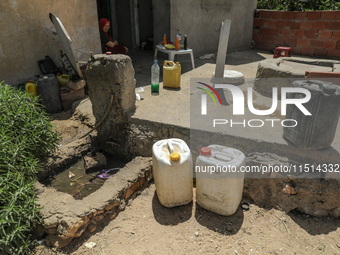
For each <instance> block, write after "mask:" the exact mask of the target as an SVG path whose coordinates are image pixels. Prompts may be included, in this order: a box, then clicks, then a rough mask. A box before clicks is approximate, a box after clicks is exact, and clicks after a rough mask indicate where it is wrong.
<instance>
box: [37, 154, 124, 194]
mask: <svg viewBox="0 0 340 255" xmlns="http://www.w3.org/2000/svg"><path fill="white" fill-rule="evenodd" d="M106 160H107V167H105V168H103V169H100V170H96V171H91V172H87V171H86V170H85V163H84V159H81V160H79V161H78V162H77V163H75V164H73V165H71V166H69V167H67V168H66V169H65V170H64V171H62V172H60V173H58V174H56V175H55V176H53V177H52V178H50V179H48V180H47V181H45V182H43V184H44V185H46V186H47V187H53V188H55V189H56V190H57V191H60V192H64V193H67V194H70V195H72V196H73V197H74V198H75V199H76V200H82V199H83V198H84V197H86V196H88V195H90V194H91V193H93V192H95V191H97V190H98V189H99V188H100V187H101V186H103V184H104V182H105V181H106V180H107V179H108V178H110V177H112V176H113V175H114V174H116V173H117V172H118V171H119V169H121V168H123V167H124V166H125V164H126V163H127V161H123V160H119V159H115V158H110V157H106Z"/></svg>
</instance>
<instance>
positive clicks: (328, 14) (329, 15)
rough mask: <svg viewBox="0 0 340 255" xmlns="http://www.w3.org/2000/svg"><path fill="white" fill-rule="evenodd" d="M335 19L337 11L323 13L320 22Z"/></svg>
mask: <svg viewBox="0 0 340 255" xmlns="http://www.w3.org/2000/svg"><path fill="white" fill-rule="evenodd" d="M334 18H335V11H322V12H321V18H320V20H333V19H334Z"/></svg>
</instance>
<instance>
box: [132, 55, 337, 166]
mask: <svg viewBox="0 0 340 255" xmlns="http://www.w3.org/2000/svg"><path fill="white" fill-rule="evenodd" d="M266 58H272V54H269V53H265V52H259V51H256V50H247V51H242V52H231V53H229V54H228V56H227V63H226V66H225V69H229V70H235V71H239V72H241V73H243V74H244V76H245V78H255V76H256V71H257V66H258V64H259V62H260V61H261V60H263V59H266ZM180 63H181V64H182V62H180ZM184 64H185V63H184ZM189 64H190V62H189ZM325 68H329V67H325ZM136 69H137V68H136ZM184 69H185V68H184ZM214 70H215V64H213V63H205V64H201V65H200V66H199V67H197V68H196V69H194V70H192V71H187V72H182V79H181V88H180V89H178V90H174V89H167V88H163V86H162V84H160V92H159V94H158V95H152V94H151V90H150V86H143V88H144V92H141V93H140V95H141V98H142V100H140V101H137V102H136V106H137V110H136V112H135V114H134V115H133V116H132V119H139V120H147V121H150V122H158V123H162V124H167V125H176V126H180V127H183V128H187V129H190V96H192V93H191V95H190V79H192V78H198V79H203V78H210V77H211V74H212V73H213V72H214ZM137 83H138V81H137ZM252 85H253V83H252V81H251V80H250V79H246V83H245V84H244V85H241V86H238V87H239V88H240V89H241V90H242V91H243V93H244V95H246V93H247V87H252ZM226 97H228V94H226ZM253 98H254V107H255V108H258V109H269V108H270V107H271V105H272V99H271V98H269V97H265V96H262V95H260V94H259V93H257V92H255V91H254V90H253ZM229 99H230V95H229ZM208 105H209V104H208ZM279 105H280V101H279ZM197 107H200V106H199V105H198V106H197ZM208 107H209V106H208ZM222 107H223V108H224V109H225V113H226V116H229V119H230V116H232V107H233V104H232V103H231V104H230V105H223V106H222ZM233 117H234V118H233V119H235V121H239V120H240V119H246V120H249V119H261V120H263V121H265V119H268V118H276V119H279V120H282V119H284V116H282V115H280V107H278V109H277V110H276V111H275V112H274V113H273V114H271V115H270V116H257V115H253V114H252V113H250V112H249V111H247V110H246V111H245V115H244V116H241V117H238V116H233ZM210 131H212V130H210ZM325 132H326V131H325ZM282 133H283V131H282V127H281V128H271V126H270V125H267V126H263V127H261V128H251V127H249V126H246V127H245V128H243V127H242V128H229V129H226V130H225V131H224V133H223V135H228V136H232V137H234V138H237V137H239V138H242V141H243V142H244V143H245V146H246V143H247V142H246V141H247V140H248V141H252V142H254V141H256V142H257V143H258V145H259V146H260V145H261V143H272V144H276V145H279V146H283V148H285V149H284V150H286V149H287V148H290V147H289V146H292V145H291V144H289V142H287V141H286V140H284V139H283V137H282ZM297 151H299V150H297ZM339 152H340V125H338V128H337V131H336V136H335V139H334V141H333V143H332V147H331V148H330V149H329V151H327V150H323V151H316V152H313V153H308V152H306V151H303V152H301V153H302V154H303V155H304V156H307V157H308V154H309V155H313V157H319V159H321V158H323V157H325V153H326V154H327V153H330V154H331V155H332V156H331V158H333V156H334V157H335V158H333V159H335V160H337V159H338V162H340V156H339ZM318 155H319V156H318Z"/></svg>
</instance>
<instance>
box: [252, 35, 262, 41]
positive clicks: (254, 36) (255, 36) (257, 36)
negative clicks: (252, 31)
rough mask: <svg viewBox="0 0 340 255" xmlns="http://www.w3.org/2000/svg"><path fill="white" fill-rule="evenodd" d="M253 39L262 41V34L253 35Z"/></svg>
mask: <svg viewBox="0 0 340 255" xmlns="http://www.w3.org/2000/svg"><path fill="white" fill-rule="evenodd" d="M253 41H255V42H262V41H263V35H253Z"/></svg>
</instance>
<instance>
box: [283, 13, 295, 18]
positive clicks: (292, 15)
mask: <svg viewBox="0 0 340 255" xmlns="http://www.w3.org/2000/svg"><path fill="white" fill-rule="evenodd" d="M282 19H294V12H283V13H282Z"/></svg>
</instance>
